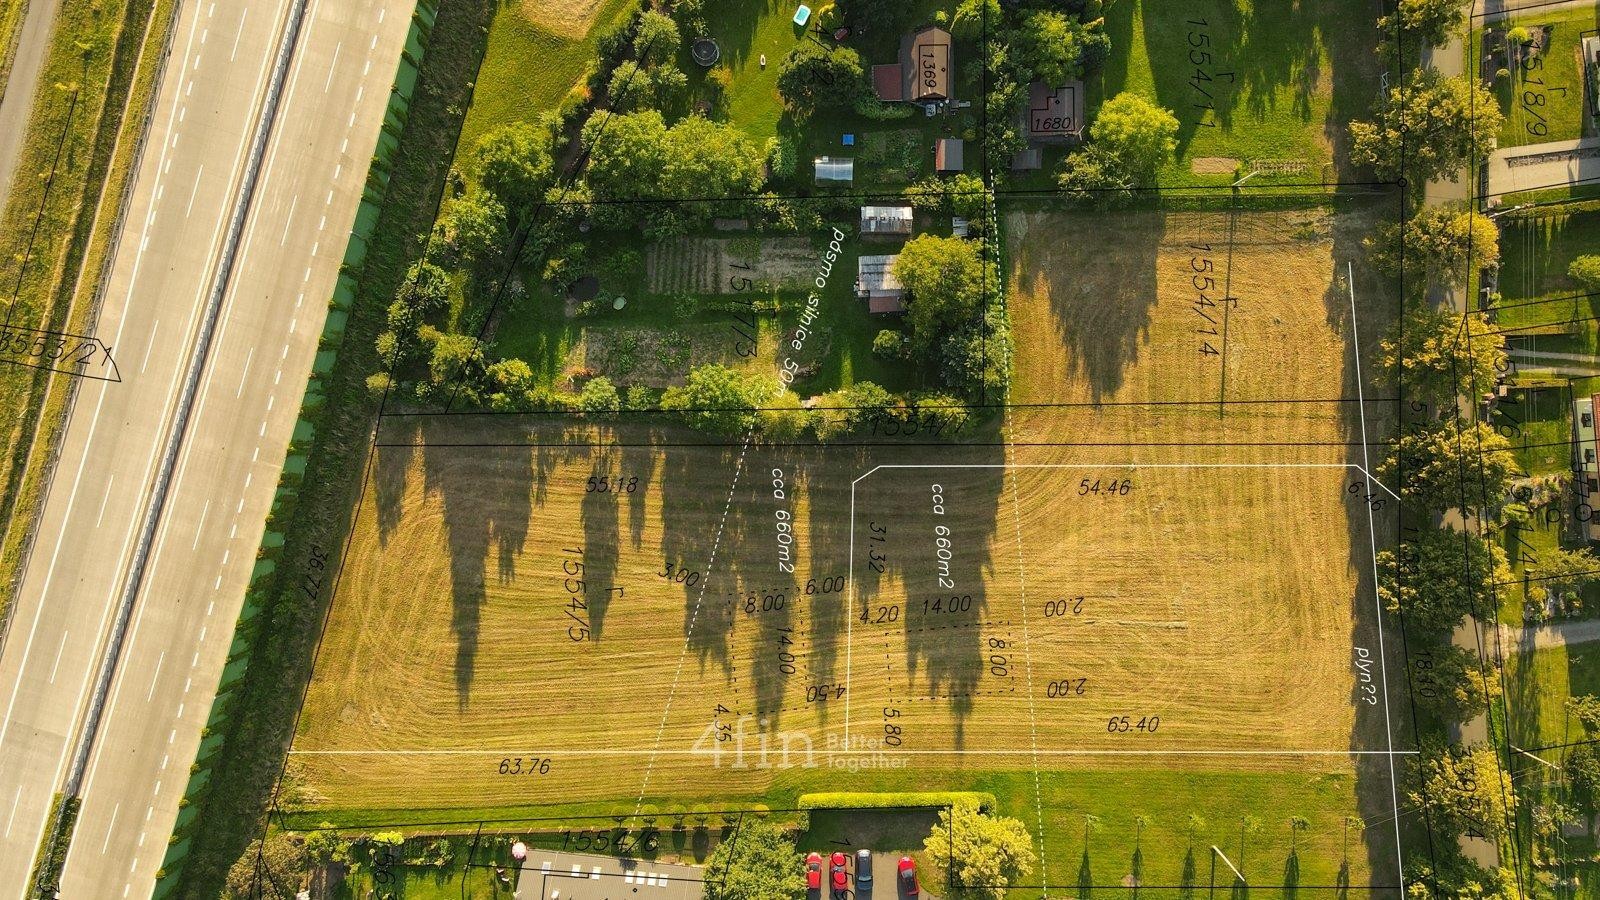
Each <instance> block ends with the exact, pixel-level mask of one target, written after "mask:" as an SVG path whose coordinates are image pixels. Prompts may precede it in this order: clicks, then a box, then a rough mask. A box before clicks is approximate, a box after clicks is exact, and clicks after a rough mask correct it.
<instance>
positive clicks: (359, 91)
mask: <svg viewBox="0 0 1600 900" xmlns="http://www.w3.org/2000/svg"><path fill="white" fill-rule="evenodd" d="M366 93H367V86H366V85H364V84H358V85H356V102H357V103H360V102H361V98H362V97H364V96H366Z"/></svg>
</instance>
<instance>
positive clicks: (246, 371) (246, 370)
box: [233, 347, 256, 397]
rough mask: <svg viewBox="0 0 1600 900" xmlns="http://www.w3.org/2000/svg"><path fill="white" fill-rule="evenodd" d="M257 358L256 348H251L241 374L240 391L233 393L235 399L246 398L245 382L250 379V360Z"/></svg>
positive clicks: (245, 358) (246, 355)
mask: <svg viewBox="0 0 1600 900" xmlns="http://www.w3.org/2000/svg"><path fill="white" fill-rule="evenodd" d="M255 358H256V348H254V347H251V348H250V352H249V353H246V354H245V357H244V371H243V372H240V373H239V389H238V390H237V391H234V392H233V396H235V397H242V396H244V380H245V379H246V378H248V377H250V360H252V359H255Z"/></svg>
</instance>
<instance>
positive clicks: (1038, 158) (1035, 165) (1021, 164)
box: [1011, 147, 1044, 172]
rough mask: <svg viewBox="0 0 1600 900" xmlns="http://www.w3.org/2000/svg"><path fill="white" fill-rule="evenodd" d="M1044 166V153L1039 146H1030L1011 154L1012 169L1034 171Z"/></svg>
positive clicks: (1014, 170) (1015, 170)
mask: <svg viewBox="0 0 1600 900" xmlns="http://www.w3.org/2000/svg"><path fill="white" fill-rule="evenodd" d="M1042 168H1044V154H1043V153H1041V152H1039V148H1038V147H1028V148H1027V149H1024V150H1018V151H1017V152H1016V153H1014V154H1012V155H1011V171H1013V172H1032V171H1034V170H1035V169H1042Z"/></svg>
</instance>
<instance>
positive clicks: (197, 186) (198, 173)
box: [183, 81, 206, 219]
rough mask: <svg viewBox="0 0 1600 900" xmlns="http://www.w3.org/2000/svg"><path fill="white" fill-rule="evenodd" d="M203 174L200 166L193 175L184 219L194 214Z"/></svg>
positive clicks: (191, 83)
mask: <svg viewBox="0 0 1600 900" xmlns="http://www.w3.org/2000/svg"><path fill="white" fill-rule="evenodd" d="M189 86H190V87H193V86H194V82H192V81H191V82H189ZM204 174H206V167H205V166H204V165H201V166H200V168H199V169H198V170H196V172H195V173H194V187H192V188H190V189H189V205H188V206H186V207H184V208H183V217H184V218H185V219H187V218H189V214H190V213H192V212H194V198H195V195H197V194H199V193H200V177H201V176H202V175H204Z"/></svg>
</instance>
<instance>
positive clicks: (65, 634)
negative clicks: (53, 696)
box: [50, 631, 72, 684]
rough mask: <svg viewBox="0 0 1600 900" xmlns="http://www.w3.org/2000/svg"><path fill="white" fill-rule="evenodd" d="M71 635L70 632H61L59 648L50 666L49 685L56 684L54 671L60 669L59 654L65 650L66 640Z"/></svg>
mask: <svg viewBox="0 0 1600 900" xmlns="http://www.w3.org/2000/svg"><path fill="white" fill-rule="evenodd" d="M71 634H72V632H70V631H62V632H61V646H59V647H57V648H56V661H55V662H53V663H51V664H50V683H51V684H55V683H56V670H57V669H59V668H61V653H62V651H64V650H66V649H67V638H68V636H70V635H71Z"/></svg>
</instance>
